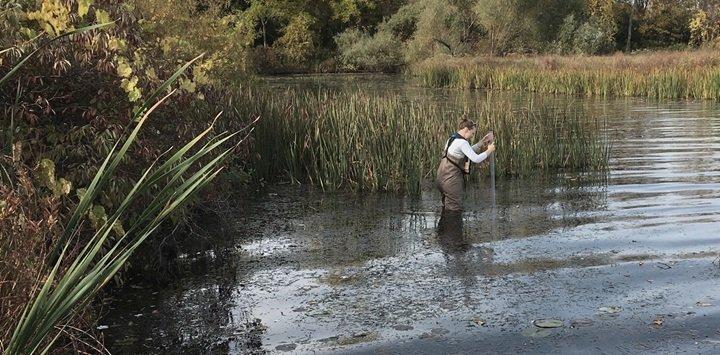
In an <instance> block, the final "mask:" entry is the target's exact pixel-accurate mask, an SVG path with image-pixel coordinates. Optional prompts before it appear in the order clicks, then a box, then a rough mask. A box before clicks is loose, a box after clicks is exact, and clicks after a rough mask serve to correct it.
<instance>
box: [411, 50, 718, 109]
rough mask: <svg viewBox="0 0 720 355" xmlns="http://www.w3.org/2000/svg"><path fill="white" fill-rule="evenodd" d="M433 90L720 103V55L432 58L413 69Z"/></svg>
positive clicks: (414, 73) (655, 54) (704, 52)
mask: <svg viewBox="0 0 720 355" xmlns="http://www.w3.org/2000/svg"><path fill="white" fill-rule="evenodd" d="M410 73H411V75H413V76H415V77H416V78H417V79H418V81H419V82H420V84H421V85H424V86H429V87H454V88H472V89H483V90H506V91H528V92H538V93H549V94H567V95H580V96H587V97H618V96H626V97H645V98H652V99H712V100H717V99H720V54H719V53H717V52H715V51H698V52H665V53H663V52H661V53H652V54H636V55H614V56H606V57H580V56H576V57H572V56H540V57H526V58H523V57H520V58H508V59H500V58H465V59H462V58H461V59H447V58H444V59H438V58H435V59H431V60H427V61H425V62H422V63H418V64H416V65H414V66H413V67H411V68H410Z"/></svg>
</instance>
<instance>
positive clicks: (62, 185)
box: [36, 158, 72, 197]
mask: <svg viewBox="0 0 720 355" xmlns="http://www.w3.org/2000/svg"><path fill="white" fill-rule="evenodd" d="M36 174H37V179H38V180H39V181H40V183H41V184H42V185H44V186H45V187H47V188H48V189H50V191H52V192H53V195H54V196H55V197H60V196H63V195H67V194H69V193H70V191H71V190H72V183H71V182H70V181H68V180H66V179H64V178H60V179H58V180H56V179H55V162H54V161H52V160H50V159H48V158H43V159H42V160H40V164H38V168H37V170H36Z"/></svg>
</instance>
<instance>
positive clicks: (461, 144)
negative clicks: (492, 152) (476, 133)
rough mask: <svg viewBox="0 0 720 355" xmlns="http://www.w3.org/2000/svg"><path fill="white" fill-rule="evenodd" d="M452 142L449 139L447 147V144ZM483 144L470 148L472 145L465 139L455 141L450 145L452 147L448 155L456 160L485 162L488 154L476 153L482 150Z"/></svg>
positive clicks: (479, 143)
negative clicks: (465, 158)
mask: <svg viewBox="0 0 720 355" xmlns="http://www.w3.org/2000/svg"><path fill="white" fill-rule="evenodd" d="M448 141H450V140H449V139H448V140H447V141H445V145H444V146H445V147H447V142H448ZM481 143H482V142H478V143H477V144H475V145H473V146H470V143H468V141H466V140H464V139H455V140H454V141H453V142H452V144H450V147H448V150H447V155H448V156H450V157H452V158H455V159H463V158H464V157H468V159H470V161H471V162H473V163H481V162H482V161H483V160H485V159H487V157H488V154H487V153H485V152H482V153H480V154H478V153H476V152H477V151H479V150H480V148H481V145H482V144H481Z"/></svg>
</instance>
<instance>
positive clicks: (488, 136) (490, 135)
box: [482, 131, 495, 143]
mask: <svg viewBox="0 0 720 355" xmlns="http://www.w3.org/2000/svg"><path fill="white" fill-rule="evenodd" d="M494 140H495V135H494V134H493V132H492V131H490V133H488V134H486V135H485V137H483V139H482V142H483V143H490V142H492V141H494Z"/></svg>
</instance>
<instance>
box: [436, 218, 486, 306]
mask: <svg viewBox="0 0 720 355" xmlns="http://www.w3.org/2000/svg"><path fill="white" fill-rule="evenodd" d="M437 237H438V244H440V248H441V249H442V251H443V254H444V255H445V261H446V262H447V265H448V272H449V273H450V276H452V277H458V278H460V280H461V283H462V285H463V298H464V303H465V305H469V304H470V303H471V302H470V301H471V295H472V294H473V291H479V290H477V288H476V284H477V274H478V273H479V272H480V270H481V266H482V264H483V263H485V262H487V261H489V258H490V256H491V255H492V253H493V251H492V249H490V248H485V247H477V246H473V245H472V244H471V243H470V242H469V241H468V240H467V238H466V237H465V232H464V225H463V218H462V212H460V211H450V210H443V212H442V215H441V216H440V222H438V228H437ZM486 258H487V259H488V260H486Z"/></svg>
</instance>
